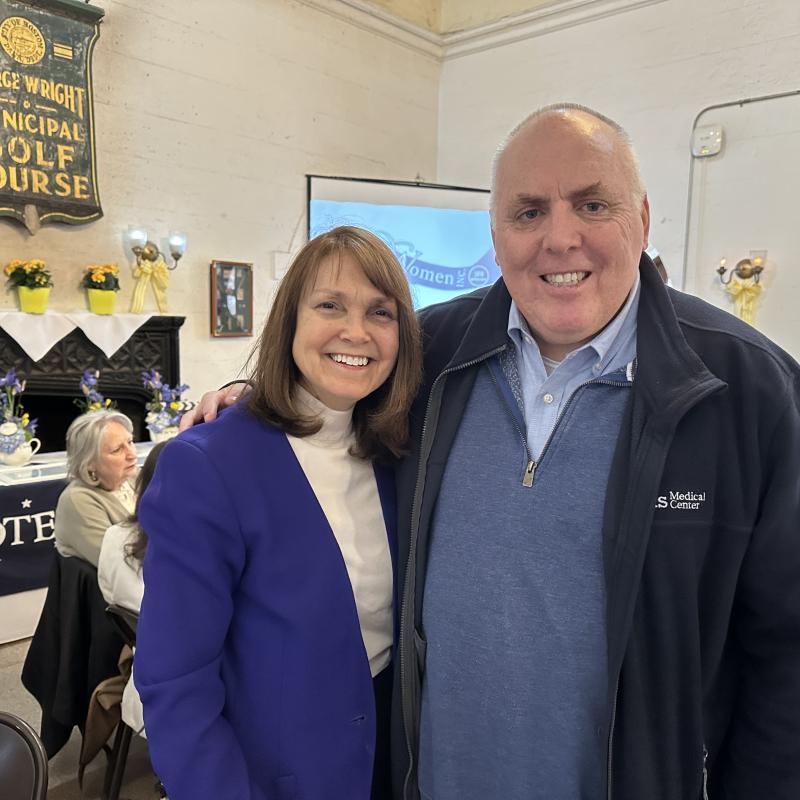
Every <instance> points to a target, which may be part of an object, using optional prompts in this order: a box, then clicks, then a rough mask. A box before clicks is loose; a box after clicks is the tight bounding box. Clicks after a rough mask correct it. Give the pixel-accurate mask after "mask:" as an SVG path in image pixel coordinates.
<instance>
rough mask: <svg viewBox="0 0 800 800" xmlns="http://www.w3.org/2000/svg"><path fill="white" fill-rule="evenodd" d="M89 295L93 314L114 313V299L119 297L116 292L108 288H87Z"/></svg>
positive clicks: (90, 308) (90, 309)
mask: <svg viewBox="0 0 800 800" xmlns="http://www.w3.org/2000/svg"><path fill="white" fill-rule="evenodd" d="M86 294H87V295H88V296H89V311H91V312H92V314H113V313H114V301H115V300H116V299H117V293H116V292H110V291H108V290H107V289H87V290H86Z"/></svg>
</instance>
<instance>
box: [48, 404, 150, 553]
mask: <svg viewBox="0 0 800 800" xmlns="http://www.w3.org/2000/svg"><path fill="white" fill-rule="evenodd" d="M136 470H137V466H136V448H135V447H134V445H133V425H132V423H131V421H130V419H128V417H126V416H125V415H124V414H122V413H120V412H119V411H90V412H89V413H87V414H82V415H81V416H80V417H77V418H76V419H74V420H73V421H72V424H71V425H70V426H69V428H68V429H67V478H69V480H70V483H69V485H68V486H67V488H66V489H64V491H63V492H62V493H61V496H60V497H59V499H58V505H57V506H56V519H55V542H56V549H57V550H58V552H59V553H61V555H62V556H67V557H69V556H77V557H78V558H82V559H84V561H88V562H89V563H90V564H93V565H94V566H95V567H96V566H97V559H98V558H99V556H100V545H101V543H102V541H103V536H104V535H105V532H106V530H107V529H108V528H109V527H111V526H112V525H115V524H117V523H118V522H122V521H123V520H125V519H127V518H128V517H129V516H130V515H131V513H132V511H133V507H134V502H135V500H134V493H133V486H132V485H131V481H132V480H133V479H134V478H135V477H136Z"/></svg>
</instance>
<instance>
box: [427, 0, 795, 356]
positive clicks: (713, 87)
mask: <svg viewBox="0 0 800 800" xmlns="http://www.w3.org/2000/svg"><path fill="white" fill-rule="evenodd" d="M796 88H800V6H798V5H797V4H796V3H787V2H784V1H783V0H736V1H735V2H731V0H706V2H704V3H696V2H694V1H693V0H668V1H667V2H663V3H660V4H657V5H653V6H648V7H645V8H640V9H638V10H634V11H628V12H625V13H621V14H618V15H615V16H612V17H608V18H605V19H601V20H597V21H594V22H590V23H586V24H583V25H578V26H575V27H571V28H566V29H564V30H560V31H556V32H554V33H549V34H546V35H542V36H537V37H533V38H530V39H528V40H525V41H520V42H516V43H513V44H508V45H506V46H503V47H498V48H495V49H492V50H487V51H484V52H481V53H476V54H474V55H468V56H464V57H461V58H454V59H451V60H448V61H445V63H444V67H443V72H442V86H441V94H440V106H439V109H440V113H439V176H438V177H439V180H440V181H441V182H443V183H454V184H462V185H467V186H487V187H488V184H489V163H490V160H491V157H492V154H493V152H494V150H495V147H496V145H497V143H498V142H499V141H500V140H501V139H502V137H503V136H504V135H505V133H506V132H507V131H508V130H509V129H510V128H511V127H513V126H514V125H515V124H516V123H517V122H518V121H519V120H520V119H522V118H523V117H524V116H525V115H526V114H527V113H528V112H529V111H531V110H533V109H535V108H537V107H539V106H541V105H544V104H547V103H551V102H555V101H559V100H569V101H574V102H579V103H584V104H587V105H590V106H593V107H595V108H597V109H598V110H600V111H603V112H605V113H606V114H609V115H610V116H612V117H614V118H615V119H617V120H618V121H619V122H620V123H622V124H623V125H624V126H625V127H626V128H627V129H628V131H629V132H630V134H631V136H632V137H633V140H634V142H635V144H636V146H637V150H638V153H639V157H640V160H641V164H642V170H643V173H644V177H645V180H646V182H647V185H648V187H649V195H650V204H651V210H652V228H651V239H652V242H653V243H654V244H655V245H656V246H657V247H658V248H659V250H660V251H661V253H662V255H663V258H664V261H665V263H666V265H667V267H668V268H669V270H670V273H671V275H672V277H673V281H675V282H676V283H677V284H678V285H680V280H681V276H682V272H683V243H684V233H685V215H686V199H687V191H688V176H689V137H690V131H691V127H692V122H693V120H694V117H695V115H696V114H697V113H698V112H699V111H700V110H701V109H702V108H704V107H705V106H707V105H710V104H712V103H717V102H725V101H729V100H736V99H739V98H743V97H747V96H751V95H761V94H768V93H770V92H778V91H782V90H788V89H796ZM778 195H779V196H772V195H770V192H769V189H767V190H766V192H765V194H762V195H761V199H762V200H765V201H767V202H770V203H773V202H774V203H780V202H786V201H787V200H788V198H787V197H785V196H784V197H782V196H780V192H779V193H778ZM743 202H745V203H747V202H754V200H753V197H752V196H749V197H746V198H743ZM759 202H760V201H759ZM796 338H800V334H798V335H796ZM798 349H800V348H798Z"/></svg>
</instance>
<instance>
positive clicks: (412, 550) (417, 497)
mask: <svg viewBox="0 0 800 800" xmlns="http://www.w3.org/2000/svg"><path fill="white" fill-rule="evenodd" d="M507 346H508V345H505V344H504V345H501V346H500V347H496V348H495V349H494V350H490V351H489V352H487V353H484V354H483V355H481V356H478V357H477V358H473V359H471V360H470V361H465V362H464V363H463V364H458V365H456V366H454V367H448V368H447V369H444V370H442V372H440V373H439V374H438V375H437V376H436V379H435V380H434V382H433V385H432V386H431V391H430V394H429V395H428V402H427V404H426V405H425V416H424V417H423V422H422V433H421V435H420V458H419V467H418V469H417V480H416V483H415V485H414V500H413V502H412V504H411V521H412V525H413V526H414V527H416V526H417V524H418V523H417V520H418V515H419V512H420V507H421V505H422V496H421V492H420V483H421V481H422V477H423V474H424V472H425V469H426V467H425V461H426V460H427V455H425V456H424V458H423V455H424V453H423V447H424V445H425V433H426V432H427V429H428V416H429V414H430V410H431V405H432V403H433V398H434V395H435V393H436V389H437V387H438V385H439V382H440V381H441V380H442V379H443V378H445V377H446V376H447V375H451V374H452V373H454V372H459V371H460V370H462V369H467V368H468V367H473V366H475V364H479V363H480V362H481V361H485V360H486V359H488V358H491V357H492V356H495V355H497V354H498V353H502V352H503V350H505V349H506V347H507ZM416 556H417V531H416V530H414V529H412V530H411V531H410V537H409V543H408V560H407V561H406V579H405V585H404V586H403V599H402V601H401V603H400V648H399V649H400V696H401V699H402V703H401V706H402V710H403V728H404V733H405V737H406V750H407V753H408V771H407V772H406V776H405V779H404V780H403V797H404V798H407V797H408V784H409V781H410V780H411V774H412V772H413V771H414V754H413V752H412V747H411V738H412V737H411V733H410V731H409V729H408V726H409V718H410V711H411V709H410V708H409V707H408V706H409V703H408V700H407V698H406V695H407V692H405V691H404V688H405V686H406V674H407V669H408V667H407V664H408V659H409V653H408V649H409V648H408V644H404V643H405V642H406V641H407V639H408V637H407V636H405V637H404V636H403V630H404V628H405V625H406V617H407V615H408V598H409V595H410V594H411V591H410V587H409V583H410V581H411V574H412V570H411V567H412V565H413V564H414V563H415V562H416ZM412 644H413V642H412Z"/></svg>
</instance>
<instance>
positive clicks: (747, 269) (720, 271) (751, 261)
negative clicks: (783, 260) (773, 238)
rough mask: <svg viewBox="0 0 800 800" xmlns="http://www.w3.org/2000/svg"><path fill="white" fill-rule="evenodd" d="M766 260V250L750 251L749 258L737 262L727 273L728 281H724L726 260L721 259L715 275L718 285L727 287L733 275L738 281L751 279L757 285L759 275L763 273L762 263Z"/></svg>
mask: <svg viewBox="0 0 800 800" xmlns="http://www.w3.org/2000/svg"><path fill="white" fill-rule="evenodd" d="M766 260H767V251H766V250H751V251H750V258H743V259H742V260H741V261H737V262H736V266H735V267H734V268H733V269H732V270H731V271H730V273H728V280H725V272H726V271H727V267H726V264H727V259H726V258H721V259H720V260H719V266H718V267H717V275H719V280H720V283H722V285H723V286H727V285H728V284H729V283H730V282H731V280H732V278H733V276H734V275H735V276H736V277H737V278H739V280H742V281H746V280H747V279H748V278H752V279H753V280H754V281H755V282H756V283H758V281H759V279H760V277H761V273H762V272H763V271H764V262H765V261H766Z"/></svg>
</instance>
